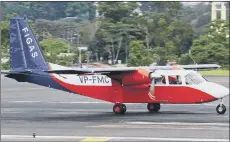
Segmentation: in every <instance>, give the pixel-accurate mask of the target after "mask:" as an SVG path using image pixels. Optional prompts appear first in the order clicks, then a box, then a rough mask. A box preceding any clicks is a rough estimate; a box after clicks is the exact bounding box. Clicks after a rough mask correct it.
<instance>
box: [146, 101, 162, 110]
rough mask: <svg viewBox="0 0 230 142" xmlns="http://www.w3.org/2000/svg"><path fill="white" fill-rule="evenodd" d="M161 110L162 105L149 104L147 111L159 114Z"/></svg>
mask: <svg viewBox="0 0 230 142" xmlns="http://www.w3.org/2000/svg"><path fill="white" fill-rule="evenodd" d="M160 108H161V105H160V104H159V103H148V105H147V109H148V110H149V112H158V111H159V110H160Z"/></svg>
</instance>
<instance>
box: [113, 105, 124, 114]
mask: <svg viewBox="0 0 230 142" xmlns="http://www.w3.org/2000/svg"><path fill="white" fill-rule="evenodd" d="M113 112H114V113H115V114H125V112H126V106H125V104H115V105H114V106H113Z"/></svg>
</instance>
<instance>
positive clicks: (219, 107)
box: [216, 104, 226, 114]
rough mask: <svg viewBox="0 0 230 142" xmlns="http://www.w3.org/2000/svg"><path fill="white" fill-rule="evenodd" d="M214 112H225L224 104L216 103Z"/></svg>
mask: <svg viewBox="0 0 230 142" xmlns="http://www.w3.org/2000/svg"><path fill="white" fill-rule="evenodd" d="M216 112H217V113H218V114H224V113H225V112H226V106H225V105H223V104H222V105H220V104H219V105H218V106H217V107H216Z"/></svg>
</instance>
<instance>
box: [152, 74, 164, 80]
mask: <svg viewBox="0 0 230 142" xmlns="http://www.w3.org/2000/svg"><path fill="white" fill-rule="evenodd" d="M159 78H162V76H161V75H159V74H157V73H154V72H151V73H150V74H149V79H151V80H153V79H159Z"/></svg>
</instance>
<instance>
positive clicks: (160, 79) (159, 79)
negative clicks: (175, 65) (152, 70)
mask: <svg viewBox="0 0 230 142" xmlns="http://www.w3.org/2000/svg"><path fill="white" fill-rule="evenodd" d="M154 81H155V84H166V82H165V76H162V78H157V79H155V80H154Z"/></svg>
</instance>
